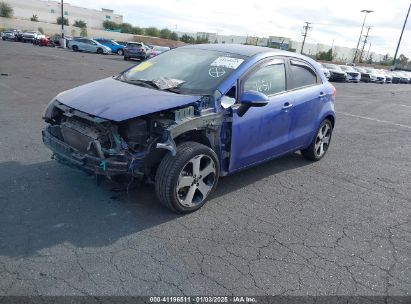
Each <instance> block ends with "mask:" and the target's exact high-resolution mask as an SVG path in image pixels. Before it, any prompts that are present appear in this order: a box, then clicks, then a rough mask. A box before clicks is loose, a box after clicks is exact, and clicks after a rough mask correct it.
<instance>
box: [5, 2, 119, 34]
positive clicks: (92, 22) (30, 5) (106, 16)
mask: <svg viewBox="0 0 411 304" xmlns="http://www.w3.org/2000/svg"><path fill="white" fill-rule="evenodd" d="M6 2H7V3H8V4H10V5H11V6H12V7H13V17H14V18H18V19H30V18H31V17H32V16H33V15H37V17H38V20H39V21H42V22H48V23H56V22H57V18H58V17H60V16H61V6H60V5H61V4H60V1H51V0H45V1H42V0H6ZM63 8H64V10H63V14H64V17H65V18H67V19H68V20H69V24H70V25H72V24H73V23H74V21H76V20H82V21H84V22H86V23H87V27H88V28H95V29H102V28H103V22H104V21H105V20H109V21H114V22H116V23H122V22H123V16H122V15H119V14H114V11H113V10H110V9H105V8H102V9H101V10H94V9H88V8H83V7H78V6H74V5H71V4H69V3H67V2H65V1H64V6H63Z"/></svg>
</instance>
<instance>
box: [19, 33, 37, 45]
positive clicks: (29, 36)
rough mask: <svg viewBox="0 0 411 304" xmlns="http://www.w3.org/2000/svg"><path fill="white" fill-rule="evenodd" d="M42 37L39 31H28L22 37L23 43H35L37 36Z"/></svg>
mask: <svg viewBox="0 0 411 304" xmlns="http://www.w3.org/2000/svg"><path fill="white" fill-rule="evenodd" d="M38 35H40V32H38V31H28V32H24V33H23V35H22V41H23V42H31V43H33V42H34V40H36V38H37V36H38Z"/></svg>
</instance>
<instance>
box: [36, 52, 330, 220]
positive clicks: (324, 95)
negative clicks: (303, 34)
mask: <svg viewBox="0 0 411 304" xmlns="http://www.w3.org/2000/svg"><path fill="white" fill-rule="evenodd" d="M335 95H336V91H335V88H334V87H333V86H332V85H331V84H330V83H329V82H328V81H327V79H326V77H325V76H324V73H323V72H322V70H321V66H320V65H319V64H317V63H316V62H315V61H313V60H312V59H310V58H308V57H305V56H302V55H299V54H296V53H290V52H286V51H280V50H273V49H270V48H263V47H257V46H246V45H229V44H209V45H207V44H202V45H191V46H184V47H181V48H177V49H173V50H170V51H168V52H165V53H162V54H160V55H158V56H156V57H153V58H151V59H148V60H146V61H144V62H142V63H140V64H138V65H135V66H133V67H131V68H129V69H127V70H126V71H123V72H121V73H120V74H118V75H116V76H114V77H111V78H106V79H103V80H99V81H96V82H92V83H89V84H85V85H82V86H80V87H77V88H74V89H71V90H68V91H65V92H63V93H61V94H59V95H57V96H56V97H55V98H54V99H53V100H52V101H51V102H50V104H49V105H48V107H47V109H46V111H45V114H44V119H45V121H46V122H47V125H46V127H45V128H44V130H43V131H42V137H43V142H44V143H45V145H46V146H47V147H48V148H49V149H51V151H52V152H53V154H54V157H53V158H54V159H56V160H58V161H60V162H61V163H63V164H69V165H74V166H76V167H78V168H80V169H82V170H84V171H88V172H92V173H93V174H96V175H97V176H106V177H108V178H109V179H118V178H120V177H121V179H122V180H124V177H126V178H129V179H130V180H133V179H140V180H142V181H147V182H153V183H154V184H155V191H156V194H157V196H158V199H159V201H160V202H161V203H162V204H164V205H165V206H166V207H168V208H170V209H171V210H173V211H174V212H177V213H188V212H192V211H194V210H197V209H199V208H200V207H201V206H203V205H204V203H205V202H206V201H207V198H208V197H209V196H210V194H211V193H212V192H213V191H214V189H215V188H216V186H217V182H218V179H219V177H220V176H226V175H229V174H232V173H235V172H238V171H240V170H244V169H246V168H249V167H252V166H256V165H258V164H261V163H264V162H266V161H269V160H271V159H273V158H277V157H279V156H282V155H285V154H288V153H293V152H295V151H301V154H302V156H303V157H304V158H306V159H308V160H311V161H318V160H320V159H322V158H323V157H324V155H325V154H326V152H327V151H328V148H329V146H330V143H331V136H332V132H333V128H334V125H335V112H334V101H335Z"/></svg>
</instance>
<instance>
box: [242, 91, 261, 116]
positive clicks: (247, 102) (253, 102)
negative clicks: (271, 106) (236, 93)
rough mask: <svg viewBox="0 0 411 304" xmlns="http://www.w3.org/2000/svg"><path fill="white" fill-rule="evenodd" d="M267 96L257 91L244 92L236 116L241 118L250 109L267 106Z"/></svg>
mask: <svg viewBox="0 0 411 304" xmlns="http://www.w3.org/2000/svg"><path fill="white" fill-rule="evenodd" d="M268 101H269V99H268V97H267V95H265V94H263V93H261V92H257V91H246V92H244V93H243V94H242V95H241V97H240V104H241V106H240V107H239V108H238V110H237V114H238V116H240V117H242V116H244V114H245V113H246V112H247V111H248V109H250V108H251V107H264V106H265V105H267V104H268Z"/></svg>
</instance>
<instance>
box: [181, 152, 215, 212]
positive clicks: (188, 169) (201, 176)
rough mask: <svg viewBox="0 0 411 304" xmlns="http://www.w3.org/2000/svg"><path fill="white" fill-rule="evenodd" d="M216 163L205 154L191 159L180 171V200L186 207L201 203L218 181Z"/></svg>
mask: <svg viewBox="0 0 411 304" xmlns="http://www.w3.org/2000/svg"><path fill="white" fill-rule="evenodd" d="M216 173H217V169H216V164H215V162H214V161H213V159H212V158H211V157H210V156H208V155H205V154H200V155H196V156H195V157H193V158H192V159H190V160H189V161H188V162H187V163H186V165H185V166H184V167H183V169H182V170H181V172H180V175H179V177H178V181H177V185H176V194H177V198H178V200H179V202H180V203H181V204H182V205H183V206H185V207H194V206H196V205H199V204H201V203H202V202H203V201H204V200H205V199H206V198H207V196H208V194H209V193H210V192H211V190H212V189H213V186H214V184H215V181H216Z"/></svg>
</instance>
